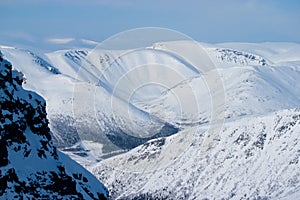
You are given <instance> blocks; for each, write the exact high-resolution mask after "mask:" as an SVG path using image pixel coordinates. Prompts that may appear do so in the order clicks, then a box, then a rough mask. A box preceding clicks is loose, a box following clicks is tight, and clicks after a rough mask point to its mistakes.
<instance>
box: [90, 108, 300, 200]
mask: <svg viewBox="0 0 300 200" xmlns="http://www.w3.org/2000/svg"><path fill="white" fill-rule="evenodd" d="M207 128H208V127H206V126H199V127H193V128H189V129H186V130H184V131H181V132H179V133H178V134H175V135H173V136H170V137H167V138H159V139H155V140H151V141H149V142H147V143H145V144H143V145H141V146H139V147H137V148H135V149H133V150H131V151H129V152H128V153H125V154H121V155H118V156H115V157H112V158H109V159H107V160H104V161H102V162H100V163H99V164H97V165H96V166H94V167H92V168H91V169H90V170H91V172H92V173H93V174H95V175H96V176H97V177H98V178H99V179H100V180H101V181H103V182H104V183H106V184H107V186H108V188H109V190H110V191H111V195H112V198H113V199H282V198H283V199H298V198H299V191H300V174H299V166H300V162H299V161H300V160H299V158H300V150H299V149H300V142H299V134H300V110H299V109H292V110H283V111H279V112H275V113H271V114H268V115H266V116H259V117H252V116H249V117H245V118H241V119H238V120H235V121H231V122H225V124H224V126H223V128H222V131H221V132H220V133H219V135H218V138H217V139H215V140H214V144H213V145H212V146H209V147H208V148H207V145H206V142H207V141H208V140H209V139H208V138H209V137H210V136H211V135H210V134H208V132H207ZM108 172H113V173H108ZM297 194H298V195H297ZM293 196H294V197H296V198H291V197H293Z"/></svg>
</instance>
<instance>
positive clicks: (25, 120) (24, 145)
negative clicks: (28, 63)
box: [0, 52, 108, 199]
mask: <svg viewBox="0 0 300 200" xmlns="http://www.w3.org/2000/svg"><path fill="white" fill-rule="evenodd" d="M22 82H23V76H22V74H21V73H19V72H17V71H14V70H12V65H11V64H10V63H9V62H8V61H6V60H4V59H3V57H2V53H1V52H0V94H1V95H0V96H1V97H0V105H1V112H0V119H1V121H0V122H1V123H0V127H1V132H0V148H1V151H0V174H1V175H0V182H1V186H0V198H3V199H23V198H24V199H73V198H75V199H107V198H108V191H107V189H106V188H105V187H104V186H103V184H102V183H100V182H99V181H97V179H95V177H93V176H92V175H91V174H90V173H89V172H87V171H86V170H85V169H83V168H82V167H81V166H80V165H78V164H77V163H76V162H75V161H73V160H71V159H70V158H69V157H67V156H65V155H63V154H61V153H60V152H58V151H57V150H56V148H55V147H54V146H53V144H52V141H51V135H50V129H49V128H48V120H47V118H46V110H45V109H46V103H45V101H44V99H43V98H42V97H40V96H39V95H37V94H36V93H34V92H30V91H26V90H24V89H23V88H22Z"/></svg>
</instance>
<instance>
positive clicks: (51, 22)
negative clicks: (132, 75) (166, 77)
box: [0, 0, 300, 44]
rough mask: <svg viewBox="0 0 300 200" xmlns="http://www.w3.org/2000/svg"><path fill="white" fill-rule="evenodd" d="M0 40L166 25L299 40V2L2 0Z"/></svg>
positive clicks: (103, 34) (212, 36) (243, 37)
mask: <svg viewBox="0 0 300 200" xmlns="http://www.w3.org/2000/svg"><path fill="white" fill-rule="evenodd" d="M0 9H1V12H0V25H1V29H0V44H3V43H4V44H6V43H10V42H24V41H27V42H32V43H34V42H35V43H37V42H39V41H43V40H47V39H50V38H65V37H72V38H73V37H75V38H86V39H91V40H95V41H99V42H100V41H102V40H104V39H106V38H108V37H110V36H112V35H114V34H116V33H119V32H121V31H125V30H128V29H132V28H141V27H149V26H151V27H163V28H170V29H174V30H177V31H180V32H182V33H184V34H187V35H188V36H190V37H192V38H194V39H196V40H198V41H202V42H208V43H218V42H231V41H236V42H268V41H282V42H298V43H299V42H300V1H298V0H90V1H88V0H87V1H80V0H73V1H72V0H61V1H59V0H52V1H50V0H27V1H21V0H0Z"/></svg>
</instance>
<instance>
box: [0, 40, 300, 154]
mask: <svg viewBox="0 0 300 200" xmlns="http://www.w3.org/2000/svg"><path fill="white" fill-rule="evenodd" d="M198 44H200V43H195V42H190V41H176V42H160V43H155V44H153V45H152V46H150V47H145V48H140V49H129V50H104V49H97V48H96V49H94V50H92V49H87V48H82V49H71V50H60V51H55V52H49V53H47V54H42V53H39V54H34V53H32V52H31V53H29V51H27V50H23V49H18V48H9V47H3V46H2V47H1V50H2V51H3V54H4V56H5V57H6V58H8V59H9V60H11V61H12V63H13V64H14V66H15V68H16V69H19V70H20V71H22V72H23V73H24V74H25V77H26V79H27V81H26V84H25V87H26V88H28V89H31V90H34V91H37V92H39V93H40V94H41V95H42V96H43V97H44V98H45V99H46V100H47V102H48V103H47V112H48V113H49V121H50V128H51V131H52V132H53V134H54V138H55V145H56V146H58V147H60V148H61V149H65V148H67V147H72V146H73V145H77V147H79V148H78V149H79V150H80V149H82V148H83V149H84V148H86V149H93V150H92V152H93V154H94V155H95V156H96V158H97V159H99V158H101V157H102V155H105V156H108V155H110V153H112V152H115V153H116V152H119V151H120V150H121V151H122V150H124V149H130V148H133V147H135V146H137V145H139V144H141V143H143V142H145V141H147V140H149V139H151V138H154V137H159V136H161V135H162V134H163V135H171V134H173V133H176V132H177V131H178V129H184V128H185V127H188V126H197V125H199V124H204V123H209V122H211V121H212V120H216V119H217V120H221V119H222V118H224V117H225V118H228V119H231V120H234V119H237V118H239V117H242V116H247V115H253V116H255V115H260V114H265V113H269V112H274V111H277V110H281V109H288V108H294V107H295V106H297V105H299V98H298V97H299V94H300V88H299V84H297V83H298V82H297V77H298V76H299V69H300V64H299V52H300V46H299V45H298V44H288V43H262V44H243V43H227V44H226V43H225V44H216V45H211V44H202V43H201V44H200V46H201V48H199V45H198ZM37 55H39V56H37ZM37 58H38V59H37ZM36 60H42V62H39V61H36ZM23 63H24V65H23ZM41 63H42V64H41ZM45 63H47V64H45ZM45 66H46V67H45ZM216 68H217V69H216ZM53 72H57V73H53ZM215 80H217V81H215ZM291 86H292V87H291ZM58 88H59V89H58ZM215 99H218V101H214V100H215ZM245 105H247V106H245ZM215 116H217V117H215ZM80 139H81V140H83V143H82V144H78V142H79V141H80ZM96 144H99V145H98V147H99V148H96V146H97V145H96ZM89 145H92V146H90V147H88V146H89ZM68 149H69V150H70V149H72V148H68ZM81 153H82V152H79V154H81ZM106 154H107V155H106Z"/></svg>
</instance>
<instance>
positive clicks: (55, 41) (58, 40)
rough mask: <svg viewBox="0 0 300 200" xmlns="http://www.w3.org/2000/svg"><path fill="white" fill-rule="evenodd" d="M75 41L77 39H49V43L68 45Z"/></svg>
mask: <svg viewBox="0 0 300 200" xmlns="http://www.w3.org/2000/svg"><path fill="white" fill-rule="evenodd" d="M74 40H75V38H50V39H48V42H51V43H54V44H67V43H69V42H72V41H74Z"/></svg>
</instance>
